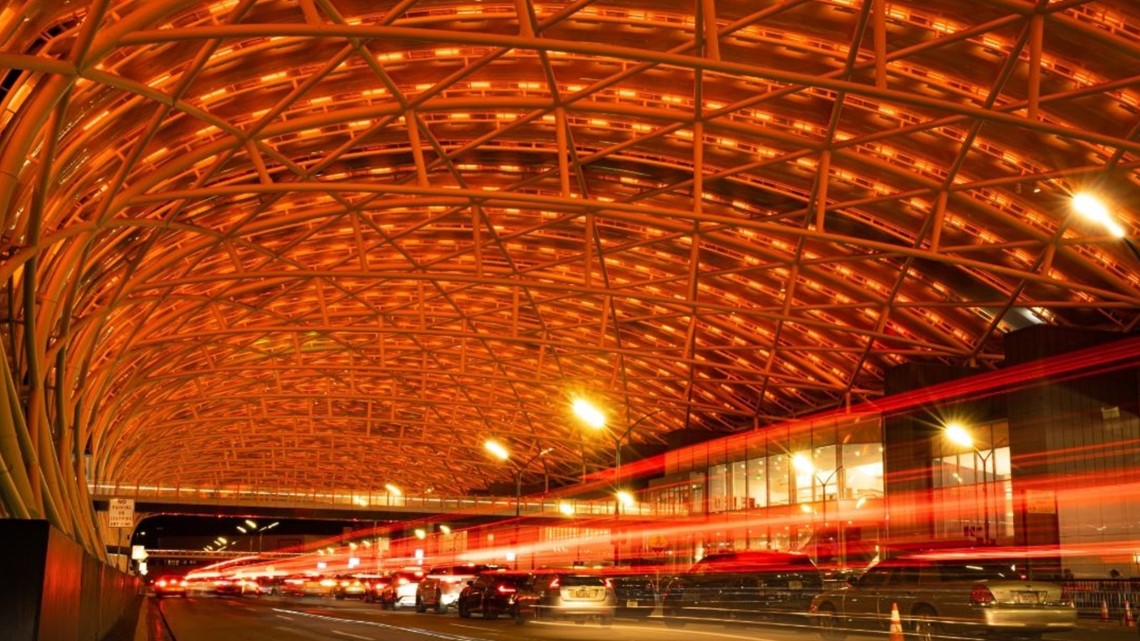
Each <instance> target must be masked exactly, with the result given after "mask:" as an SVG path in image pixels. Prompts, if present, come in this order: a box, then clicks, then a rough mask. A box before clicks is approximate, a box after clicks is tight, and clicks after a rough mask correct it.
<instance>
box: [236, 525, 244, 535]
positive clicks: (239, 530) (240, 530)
mask: <svg viewBox="0 0 1140 641" xmlns="http://www.w3.org/2000/svg"><path fill="white" fill-rule="evenodd" d="M237 529H238V532H241V533H242V534H245V528H243V527H242V526H240V525H239V526H237Z"/></svg>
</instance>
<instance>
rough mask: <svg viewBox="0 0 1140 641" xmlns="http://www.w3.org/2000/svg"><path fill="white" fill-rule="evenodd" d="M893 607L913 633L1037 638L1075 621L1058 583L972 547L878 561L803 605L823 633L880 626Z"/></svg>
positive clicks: (924, 638)
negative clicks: (964, 552)
mask: <svg viewBox="0 0 1140 641" xmlns="http://www.w3.org/2000/svg"><path fill="white" fill-rule="evenodd" d="M896 609H897V611H898V613H899V619H900V620H901V623H902V626H903V628H904V630H905V631H906V632H907V633H909V634H910V635H911V638H913V639H915V640H916V641H930V640H932V639H934V638H936V637H939V636H941V635H943V634H946V633H954V634H964V635H968V636H988V637H1001V636H1005V637H1019V638H1022V639H1025V638H1040V636H1041V635H1042V634H1044V633H1046V632H1061V631H1065V630H1071V629H1073V628H1074V627H1076V624H1077V610H1076V608H1075V607H1073V604H1072V603H1070V602H1067V601H1066V600H1065V599H1064V597H1063V596H1062V593H1061V586H1060V584H1057V583H1051V582H1048V581H1038V580H1033V579H1030V578H1028V576H1027V575H1026V574H1025V571H1024V568H1023V566H1022V565H1020V564H1019V563H1018V562H1016V561H1011V560H998V559H986V558H984V557H982V558H978V557H977V556H976V555H971V556H970V557H968V558H967V557H963V558H901V559H894V560H890V561H884V562H882V563H879V564H877V565H875V566H873V567H871V568H870V569H869V570H867V572H866V573H864V574H863V576H862V577H860V578H858V579H853V580H851V581H850V584H849V585H848V586H846V587H843V588H840V589H838V590H830V591H827V592H824V593H822V594H819V595H817V596H816V597H815V598H814V599H813V600H812V603H811V607H810V611H811V614H812V615H813V616H814V618H815V620H816V623H817V625H818V627H819V633H820V636H821V637H823V639H825V640H826V641H839V640H841V639H843V638H844V637H845V636H846V635H847V633H848V632H850V631H853V630H860V631H863V630H887V629H888V628H889V626H890V621H891V614H892V611H894V610H896Z"/></svg>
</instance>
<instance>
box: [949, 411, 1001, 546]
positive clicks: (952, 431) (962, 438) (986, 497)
mask: <svg viewBox="0 0 1140 641" xmlns="http://www.w3.org/2000/svg"><path fill="white" fill-rule="evenodd" d="M943 432H944V433H945V435H946V438H947V439H949V440H950V442H951V443H954V444H955V445H959V446H962V447H966V448H969V449H970V451H971V452H972V453H973V454H974V456H976V457H977V458H978V459H980V460H981V462H982V536H984V537H985V538H984V541H985V544H986V545H989V544H990V478H991V476H990V473H989V461H990V459H991V457H992V456H993V453H994V448H992V447H991V448H990V449H989V451H987V452H986V453H985V454H983V453H982V451H981V450H979V449H978V447H977V446H976V445H974V437H973V436H972V435H971V434H970V432H969V431H968V430H967V429H966V428H965V427H963V426H962V425H961V424H959V423H949V424H948V425H946V427H945V428H944V429H943ZM993 476H994V477H996V476H997V470H994V474H993ZM975 496H977V495H975Z"/></svg>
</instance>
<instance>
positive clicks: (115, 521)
mask: <svg viewBox="0 0 1140 641" xmlns="http://www.w3.org/2000/svg"><path fill="white" fill-rule="evenodd" d="M107 525H108V526H110V527H134V526H135V500H134V499H111V503H110V506H109V507H108V508H107Z"/></svg>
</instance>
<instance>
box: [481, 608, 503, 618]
mask: <svg viewBox="0 0 1140 641" xmlns="http://www.w3.org/2000/svg"><path fill="white" fill-rule="evenodd" d="M483 618H484V619H486V620H488V621H494V620H495V619H497V618H499V613H498V612H495V611H494V610H492V609H491V608H488V607H487V606H483Z"/></svg>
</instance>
